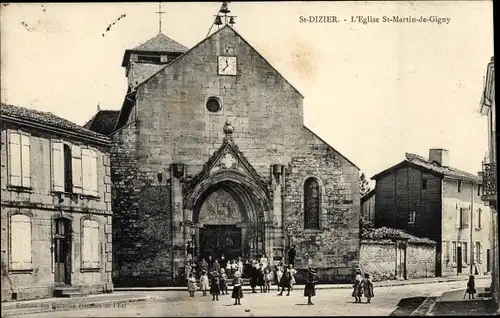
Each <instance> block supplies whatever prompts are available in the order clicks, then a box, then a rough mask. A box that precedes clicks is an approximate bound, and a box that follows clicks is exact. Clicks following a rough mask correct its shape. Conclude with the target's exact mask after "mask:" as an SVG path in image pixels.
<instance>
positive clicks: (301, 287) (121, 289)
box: [114, 276, 491, 293]
mask: <svg viewBox="0 0 500 318" xmlns="http://www.w3.org/2000/svg"><path fill="white" fill-rule="evenodd" d="M468 279H469V277H468V276H467V277H463V278H462V277H461V278H455V279H439V280H434V281H412V280H405V281H394V282H379V283H377V282H374V283H373V287H397V286H406V285H422V284H438V283H451V282H460V281H466V280H468ZM481 279H491V278H490V277H480V278H477V279H476V280H481ZM304 287H305V285H295V286H294V288H293V289H294V290H304ZM186 288H187V287H115V288H114V291H119V292H127V291H186ZM351 288H352V284H342V285H340V284H339V285H326V284H325V285H321V284H318V285H316V289H351ZM228 290H232V288H231V286H228ZM251 290H252V289H251V287H250V286H248V285H247V286H243V291H251ZM256 290H259V288H258V287H257V288H256ZM272 291H277V285H276V284H273V285H271V292H272ZM259 293H260V291H259Z"/></svg>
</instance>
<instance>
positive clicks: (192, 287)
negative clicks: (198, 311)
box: [187, 273, 196, 297]
mask: <svg viewBox="0 0 500 318" xmlns="http://www.w3.org/2000/svg"><path fill="white" fill-rule="evenodd" d="M187 281H188V291H189V297H194V292H195V291H196V277H195V276H194V274H193V273H189V274H188V280H187Z"/></svg>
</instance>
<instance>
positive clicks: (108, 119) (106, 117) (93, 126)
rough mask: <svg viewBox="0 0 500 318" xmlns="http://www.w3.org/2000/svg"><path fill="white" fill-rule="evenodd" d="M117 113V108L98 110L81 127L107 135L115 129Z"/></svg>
mask: <svg viewBox="0 0 500 318" xmlns="http://www.w3.org/2000/svg"><path fill="white" fill-rule="evenodd" d="M118 115H120V111H119V110H100V111H98V112H97V114H95V115H94V117H92V118H91V119H90V120H89V121H88V122H87V123H86V124H85V125H83V127H84V128H87V129H89V130H92V131H95V132H98V133H100V134H103V135H106V136H108V135H109V134H111V133H112V132H113V131H114V129H115V124H116V121H117V120H118Z"/></svg>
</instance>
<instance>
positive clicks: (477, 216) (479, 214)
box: [476, 209, 483, 230]
mask: <svg viewBox="0 0 500 318" xmlns="http://www.w3.org/2000/svg"><path fill="white" fill-rule="evenodd" d="M482 214H483V210H481V209H477V214H476V218H477V219H476V229H478V230H479V229H481V217H482Z"/></svg>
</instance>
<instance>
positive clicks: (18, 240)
mask: <svg viewBox="0 0 500 318" xmlns="http://www.w3.org/2000/svg"><path fill="white" fill-rule="evenodd" d="M10 230H11V233H10V236H11V239H10V245H11V268H12V269H15V270H23V269H31V268H32V266H31V218H30V217H29V216H27V215H22V214H16V215H13V216H12V217H11V226H10Z"/></svg>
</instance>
